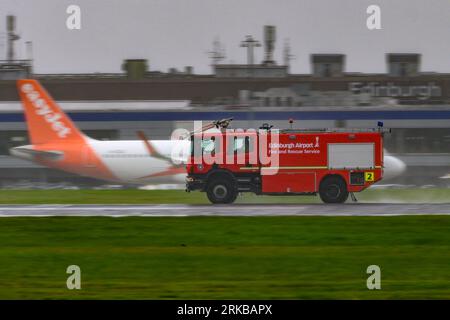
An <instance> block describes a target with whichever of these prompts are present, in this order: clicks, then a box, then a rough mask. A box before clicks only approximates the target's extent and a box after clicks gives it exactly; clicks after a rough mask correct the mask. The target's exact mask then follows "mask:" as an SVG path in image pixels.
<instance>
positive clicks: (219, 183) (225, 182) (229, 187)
mask: <svg viewBox="0 0 450 320" xmlns="http://www.w3.org/2000/svg"><path fill="white" fill-rule="evenodd" d="M237 194H238V192H237V190H236V187H235V186H234V184H233V182H232V181H230V180H229V179H217V180H213V181H211V182H210V183H209V184H208V186H207V188H206V195H207V197H208V199H209V201H211V202H212V203H233V202H234V200H236V197H237Z"/></svg>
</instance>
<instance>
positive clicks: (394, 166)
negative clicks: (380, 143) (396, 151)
mask: <svg viewBox="0 0 450 320" xmlns="http://www.w3.org/2000/svg"><path fill="white" fill-rule="evenodd" d="M405 171H406V163H405V162H403V161H402V160H400V159H399V158H396V157H393V156H386V157H385V158H384V178H385V179H391V178H395V177H397V176H399V175H401V174H403V173H404V172H405Z"/></svg>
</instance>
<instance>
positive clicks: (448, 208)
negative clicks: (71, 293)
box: [0, 203, 450, 217]
mask: <svg viewBox="0 0 450 320" xmlns="http://www.w3.org/2000/svg"><path fill="white" fill-rule="evenodd" d="M402 215H450V203H442V204H400V203H395V204H393V203H391V204H378V203H349V204H338V205H333V204H305V205H298V204H293V205H292V204H287V205H279V204H277V205H271V204H265V205H253V204H235V205H215V206H213V205H165V204H161V205H3V206H0V217H49V216H81V217H83V216H107V217H129V216H143V217H188V216H402Z"/></svg>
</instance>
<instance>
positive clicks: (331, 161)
mask: <svg viewBox="0 0 450 320" xmlns="http://www.w3.org/2000/svg"><path fill="white" fill-rule="evenodd" d="M227 125H228V123H227V124H226V126H227ZM226 126H225V128H224V127H222V128H221V130H220V131H219V132H216V133H207V132H200V133H193V134H192V135H191V141H192V142H191V155H190V159H189V161H188V165H187V167H186V168H187V174H188V175H187V178H186V191H188V192H189V191H191V190H200V191H203V192H206V194H207V197H208V199H209V200H210V201H211V202H212V203H232V202H234V201H235V199H236V197H237V195H238V193H239V192H254V193H255V194H258V195H262V194H265V195H316V194H319V196H320V198H321V199H322V201H323V202H325V203H342V202H345V201H346V200H347V198H348V196H349V194H350V195H351V196H352V199H353V200H354V201H356V198H355V197H354V195H353V193H354V192H360V191H362V190H364V189H366V188H367V187H369V186H370V185H372V184H374V183H375V182H377V181H379V180H381V179H382V177H383V133H384V132H387V130H386V129H384V128H382V124H379V127H378V128H373V129H357V130H356V129H354V130H352V129H345V130H342V129H318V130H311V129H307V130H297V129H286V130H274V129H273V128H272V127H271V126H269V125H267V124H264V125H263V126H262V127H260V129H259V130H253V131H247V132H243V131H233V130H229V129H226Z"/></svg>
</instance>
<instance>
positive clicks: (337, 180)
mask: <svg viewBox="0 0 450 320" xmlns="http://www.w3.org/2000/svg"><path fill="white" fill-rule="evenodd" d="M319 195H320V199H322V201H323V202H325V203H343V202H345V201H346V200H347V198H348V190H347V184H346V183H345V180H344V179H343V178H342V177H340V176H338V175H333V176H328V177H326V178H325V179H323V180H322V182H321V183H320V187H319Z"/></svg>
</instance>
